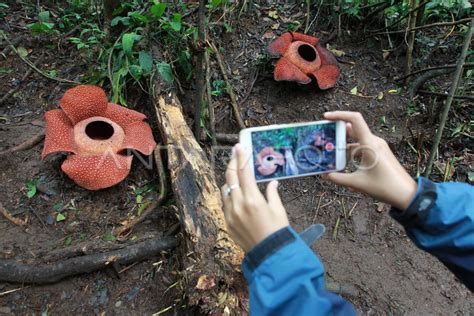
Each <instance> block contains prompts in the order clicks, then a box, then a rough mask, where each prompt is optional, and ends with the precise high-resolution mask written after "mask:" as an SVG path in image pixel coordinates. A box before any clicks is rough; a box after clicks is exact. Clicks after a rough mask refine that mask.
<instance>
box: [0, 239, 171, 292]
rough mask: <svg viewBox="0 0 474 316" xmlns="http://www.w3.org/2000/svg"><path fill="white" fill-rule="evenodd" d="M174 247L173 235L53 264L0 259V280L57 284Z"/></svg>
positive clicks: (145, 257)
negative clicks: (67, 278)
mask: <svg viewBox="0 0 474 316" xmlns="http://www.w3.org/2000/svg"><path fill="white" fill-rule="evenodd" d="M175 246H176V239H175V238H174V237H164V238H156V239H151V240H147V241H144V242H140V243H137V244H134V245H131V246H127V247H125V248H123V249H120V250H115V251H109V252H104V253H98V254H93V255H86V256H81V257H75V258H72V259H67V260H63V261H59V262H55V263H53V264H35V263H33V264H23V263H19V262H17V261H16V260H1V259H0V282H15V283H36V284H48V283H56V282H58V281H60V280H62V279H64V278H66V277H70V276H73V275H78V274H83V273H90V272H93V271H96V270H100V269H103V268H107V267H110V266H113V265H114V264H116V263H118V264H130V263H133V262H135V261H140V260H144V259H147V258H149V257H151V256H154V255H156V254H157V253H159V252H160V251H163V250H167V249H171V248H174V247H175Z"/></svg>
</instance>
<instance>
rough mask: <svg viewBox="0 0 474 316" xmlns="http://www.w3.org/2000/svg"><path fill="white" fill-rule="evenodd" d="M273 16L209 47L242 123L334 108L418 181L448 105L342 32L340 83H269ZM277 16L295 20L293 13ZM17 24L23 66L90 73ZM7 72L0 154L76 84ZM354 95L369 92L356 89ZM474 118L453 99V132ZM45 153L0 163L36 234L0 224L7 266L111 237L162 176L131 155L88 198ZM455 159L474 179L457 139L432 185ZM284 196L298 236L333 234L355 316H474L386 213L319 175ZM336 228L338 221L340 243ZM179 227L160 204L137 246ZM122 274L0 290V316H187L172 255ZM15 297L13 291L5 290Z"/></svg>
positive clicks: (453, 283) (469, 147)
mask: <svg viewBox="0 0 474 316" xmlns="http://www.w3.org/2000/svg"><path fill="white" fill-rule="evenodd" d="M268 10H269V9H268ZM268 10H265V9H263V8H262V10H261V12H257V13H256V12H253V13H248V14H247V15H246V16H242V17H241V18H240V19H235V20H233V21H231V24H232V27H233V29H234V30H235V31H234V32H231V33H225V32H222V33H221V34H220V35H221V36H220V38H214V41H215V42H216V43H218V44H219V45H220V46H221V47H222V48H223V52H222V54H223V56H224V59H225V61H226V63H227V65H228V67H229V71H230V73H232V78H231V82H232V85H233V87H234V88H235V90H236V93H237V94H238V96H239V97H240V98H239V99H240V100H242V98H243V97H244V96H248V97H247V98H246V100H245V102H241V109H242V115H243V118H244V120H245V122H246V123H247V125H248V126H260V125H266V124H277V123H291V122H302V121H308V120H319V119H321V118H322V114H323V113H324V112H325V111H328V110H350V111H359V112H361V113H362V114H363V115H364V117H365V119H366V121H367V123H368V125H369V126H370V128H371V129H372V131H373V132H374V133H375V134H377V135H379V136H381V137H383V138H385V139H386V140H387V142H388V143H389V145H390V147H391V148H392V150H393V151H394V152H395V155H396V156H397V157H398V159H399V160H400V161H401V162H402V164H403V166H404V167H405V168H407V169H408V170H409V172H410V173H411V174H412V175H415V174H416V173H417V168H418V167H417V159H418V157H417V154H416V153H415V151H417V150H418V151H421V152H422V153H423V155H425V154H426V152H427V151H429V148H430V144H431V139H432V138H433V135H434V132H435V126H436V122H437V120H438V115H437V113H439V109H440V107H441V104H442V101H443V100H442V99H437V100H434V99H431V98H419V99H418V100H416V102H415V103H414V102H412V101H411V100H409V99H408V96H407V93H406V91H405V90H403V89H402V87H401V86H400V85H399V83H398V82H395V81H394V80H393V78H394V77H395V76H397V75H398V76H401V75H402V72H403V65H404V59H403V57H389V58H388V59H384V58H383V48H384V47H385V45H386V43H385V42H383V41H380V40H379V39H377V38H370V37H364V36H359V37H357V36H350V35H348V34H347V33H346V32H344V33H343V34H342V35H341V36H340V37H339V38H337V39H334V40H332V41H331V42H330V45H331V47H332V48H336V49H337V50H340V51H342V52H344V53H345V55H344V56H341V57H340V58H339V60H340V61H341V63H340V67H341V71H342V76H341V78H340V79H339V82H338V84H337V86H336V87H335V88H333V89H330V90H328V91H318V90H317V89H316V88H314V83H313V84H312V85H310V86H298V85H296V84H293V83H287V82H275V81H274V80H273V78H272V71H273V67H272V66H271V64H269V63H266V65H265V64H264V65H263V66H262V65H258V64H257V60H259V58H260V57H261V56H262V55H264V54H265V48H266V46H267V45H268V43H269V42H270V40H271V39H272V38H273V37H274V35H278V34H280V33H281V30H279V29H278V28H275V27H274V25H275V21H274V20H273V19H272V18H269V17H268V15H267V13H268ZM281 14H282V15H284V14H286V15H287V18H289V17H290V16H291V18H292V19H297V17H295V15H297V14H298V8H296V9H295V8H293V10H290V11H288V12H285V13H281ZM14 16H15V18H13V17H14ZM21 17H22V13H21V12H15V7H12V9H11V12H9V14H8V16H7V18H10V20H9V21H10V25H13V26H14V27H13V28H12V29H10V30H9V37H10V38H11V39H13V38H16V37H19V38H21V40H20V42H19V44H18V45H20V46H22V47H25V48H26V49H27V51H28V58H30V59H31V60H32V61H33V62H38V64H37V66H38V67H39V68H41V69H43V70H48V69H49V70H52V69H55V70H56V71H57V77H61V78H68V79H71V80H74V79H77V78H78V77H79V76H80V75H81V74H82V73H83V72H84V71H85V70H86V69H87V67H88V66H89V64H90V63H91V61H90V60H89V59H88V56H84V55H81V54H80V53H79V52H78V51H76V50H75V49H74V47H73V46H72V45H71V44H69V43H66V42H65V41H64V39H63V38H61V37H60V36H58V38H57V42H55V43H54V45H44V44H43V43H42V42H41V41H39V40H37V39H36V38H33V37H32V36H31V35H30V33H29V31H28V30H26V29H25V27H24V22H22V18H21ZM272 26H273V29H272ZM328 34H329V30H328V31H327V32H325V31H324V30H318V31H317V32H315V35H316V36H319V37H321V38H322V39H323V40H324V39H325V38H327V36H328ZM4 47H6V45H5V43H3V45H2V48H4ZM456 52H457V51H456V49H455V48H454V49H451V50H448V51H440V52H438V53H436V54H435V56H434V57H433V59H434V60H436V63H438V64H444V63H451V62H452V61H453V60H455V59H456ZM269 65H270V67H268V66H269ZM0 69H2V73H0V91H1V93H0V95H4V94H5V93H6V92H7V91H9V90H10V89H11V88H13V87H15V86H16V85H21V87H20V88H19V90H18V92H16V93H15V94H14V95H13V96H12V97H10V98H9V99H8V100H7V101H6V102H5V103H4V104H2V105H0V114H1V115H0V135H1V136H0V150H3V149H7V148H9V147H11V146H14V145H16V144H19V143H21V142H23V141H24V140H27V139H29V138H31V137H33V136H34V135H36V134H38V133H39V132H40V131H41V130H42V129H43V127H44V121H43V115H44V113H45V111H47V110H50V109H55V108H57V107H58V103H57V101H58V99H59V98H60V97H61V96H62V94H63V93H64V91H65V90H66V89H67V88H68V86H67V85H64V84H59V83H58V82H55V81H53V80H49V79H47V78H45V77H43V76H41V75H39V74H37V73H35V72H33V73H32V74H31V75H30V76H29V78H28V79H27V80H26V81H25V82H21V81H20V78H21V77H22V76H23V75H24V74H25V73H26V72H27V71H28V70H29V66H28V65H26V64H25V63H24V62H23V61H22V60H21V59H20V58H19V57H18V56H17V55H16V54H14V53H13V52H10V53H9V54H7V56H6V58H4V57H1V56H0ZM218 69H219V68H218V66H217V64H215V63H213V64H212V75H213V77H214V78H215V79H217V78H219V76H220V73H219V70H218ZM256 73H257V74H258V76H257V77H255V74H256ZM255 78H256V79H255ZM444 80H445V82H441V84H442V85H443V84H444V85H445V86H449V80H448V79H446V78H444ZM354 87H357V90H358V92H360V93H361V95H354V94H352V93H351V90H352V89H353V88H354ZM184 88H185V90H186V91H187V93H186V94H185V95H180V98H181V101H182V102H183V106H184V107H185V108H186V107H187V108H190V107H192V106H193V97H194V94H193V93H194V92H195V91H194V90H193V87H192V86H189V87H187V86H185V87H184ZM381 93H382V94H381ZM132 104H134V105H135V106H133V107H134V109H136V110H138V111H142V112H144V113H145V114H147V116H148V118H149V119H148V121H149V122H150V124H151V125H152V127H153V130H154V134H155V137H156V139H159V133H158V129H157V124H156V122H155V114H154V113H153V112H152V106H151V100H150V98H149V97H148V96H147V95H141V96H139V97H137V98H136V100H134V102H132ZM214 106H215V109H216V110H215V111H216V121H217V130H218V131H219V132H226V133H238V128H237V127H236V124H235V122H233V120H232V114H231V113H230V111H229V108H230V107H229V101H228V100H227V99H226V98H225V97H220V98H216V100H215V104H214ZM472 111H473V107H472V103H470V104H469V103H468V102H467V101H459V102H457V104H456V106H455V107H454V111H453V112H452V114H451V116H450V123H449V125H448V129H449V128H454V127H455V126H456V124H457V123H459V122H466V121H468V120H469V118H470V119H472V117H473V113H472ZM448 134H449V133H448ZM420 135H424V141H423V140H422V141H421V144H418V145H417V143H418V140H419V138H420ZM41 150H42V145H38V146H35V147H34V148H32V149H30V150H27V151H23V152H18V153H15V154H12V155H10V156H8V157H2V159H1V160H2V161H1V162H0V201H1V202H2V204H3V205H4V207H5V208H6V209H8V210H9V211H10V212H11V213H12V214H13V215H14V216H16V217H19V218H24V217H28V224H27V225H26V226H25V227H19V226H16V225H13V224H12V223H11V222H9V221H7V220H6V219H5V218H3V217H0V258H14V259H18V260H20V259H21V260H24V261H26V262H32V261H38V260H39V261H41V256H42V255H44V254H45V253H48V252H50V251H52V250H54V249H60V248H65V247H69V246H71V245H78V244H80V243H81V242H86V241H90V240H99V239H105V240H107V239H110V238H107V236H110V235H111V234H112V233H113V231H114V229H116V228H117V227H120V223H121V222H122V221H123V220H125V219H127V218H128V217H129V216H130V214H133V213H135V212H136V211H137V208H138V207H139V204H137V201H136V195H137V193H136V189H137V188H143V187H144V186H146V185H150V184H151V185H156V183H157V179H156V174H154V173H153V172H152V171H150V170H147V169H146V168H145V167H144V166H143V165H142V164H140V163H138V162H137V160H136V159H135V162H134V164H133V167H132V172H131V173H130V175H129V176H128V178H127V179H126V180H125V181H123V182H122V183H120V184H118V185H117V186H114V187H112V188H109V189H105V190H101V191H96V192H91V191H87V190H84V189H81V188H79V187H78V186H76V185H75V184H74V183H73V182H72V181H71V180H70V179H68V178H67V177H66V176H65V175H64V174H63V173H62V172H61V171H60V164H61V162H62V161H63V158H64V156H63V155H57V156H54V157H53V158H48V159H46V160H41V159H40V154H41ZM215 153H216V157H213V158H216V159H214V161H216V164H215V171H216V175H217V179H218V185H222V184H223V172H224V170H225V162H226V158H228V156H229V148H226V147H222V149H221V150H217V151H215ZM452 157H457V158H458V159H457V160H456V162H455V165H454V167H455V168H454V172H453V173H452V174H450V179H451V180H459V181H467V179H468V178H469V174H470V173H471V174H472V172H473V170H474V166H473V144H472V141H470V138H466V137H464V138H463V137H462V136H460V137H457V138H449V137H446V138H445V139H443V142H442V146H441V150H440V155H439V160H438V163H437V166H438V167H435V172H434V174H433V176H432V178H433V179H435V180H442V179H443V175H442V171H443V170H444V167H445V166H446V163H447V162H449V161H451V158H452ZM210 158H211V157H210ZM418 169H419V168H418ZM32 180H37V181H38V185H37V189H38V192H37V193H36V195H35V196H34V197H32V198H28V197H27V194H26V193H27V188H26V184H27V183H28V182H29V181H32ZM280 193H281V196H282V200H283V203H284V205H285V206H286V209H287V211H288V213H289V218H290V222H291V224H292V225H293V226H294V227H295V229H296V230H297V231H301V230H303V229H305V228H306V227H308V226H309V225H311V224H312V223H322V224H324V225H325V226H326V228H327V232H326V234H325V235H324V236H323V237H322V239H321V240H319V241H318V242H317V243H316V244H315V245H313V247H312V248H313V250H314V251H315V252H316V253H317V254H318V256H319V257H320V258H321V260H322V262H323V263H324V266H325V269H326V278H327V280H328V281H332V282H337V283H341V284H348V285H352V286H354V287H355V288H356V289H357V291H358V293H357V295H355V296H345V298H346V299H348V300H350V301H351V302H352V303H353V304H354V305H355V307H356V309H357V310H358V311H360V312H362V313H363V314H391V315H402V314H418V315H422V314H439V315H445V314H457V315H468V314H472V313H474V299H473V296H472V293H470V292H469V291H468V290H467V289H466V288H465V287H464V286H463V285H461V284H460V283H459V282H458V281H457V280H456V279H455V278H454V276H453V275H452V274H451V273H450V272H449V271H448V270H447V269H446V268H445V267H444V266H443V265H442V264H441V263H440V262H439V261H437V260H436V259H435V258H433V257H432V256H430V255H429V254H427V253H424V252H423V251H421V250H419V249H417V248H416V247H415V246H414V245H413V243H412V242H411V241H410V240H409V239H408V237H407V235H406V234H405V232H404V230H403V228H402V227H401V226H400V225H398V224H397V223H396V222H395V221H393V220H392V219H391V218H390V217H389V216H388V209H389V207H388V206H387V205H383V204H380V203H376V201H374V200H373V199H371V198H369V197H367V196H364V195H362V194H359V193H354V192H351V191H348V190H345V189H344V188H341V187H336V186H335V185H333V184H331V183H329V182H327V181H324V180H322V179H321V178H320V177H307V178H298V179H292V180H286V181H281V183H280ZM143 196H144V199H145V200H152V199H153V198H155V197H156V196H157V193H156V192H154V191H153V190H151V191H150V192H147V193H143ZM349 211H350V215H347V214H348V213H349ZM58 212H61V213H62V214H63V215H65V220H62V221H57V214H58ZM338 218H340V219H341V220H340V225H339V228H338V232H337V234H335V233H334V228H335V224H336V221H337V219H338ZM177 222H178V219H177V216H176V210H175V208H174V207H173V206H172V205H171V206H164V207H162V208H160V209H159V210H158V211H157V212H156V214H154V215H153V216H151V217H149V219H148V220H147V221H146V222H144V223H143V224H141V225H140V226H138V227H137V228H136V229H135V230H134V232H133V236H134V238H133V239H135V240H140V239H142V238H146V237H148V236H151V235H158V236H159V235H163V234H164V232H167V231H168V232H169V231H170V229H171V230H173V227H175V226H176V223H177ZM108 243H118V241H113V240H110V241H108ZM122 268H123V269H121V271H119V273H113V272H111V271H100V272H94V273H90V274H87V275H80V276H76V277H70V278H67V279H65V280H63V281H60V282H58V283H56V284H52V285H41V286H39V285H25V286H22V285H21V284H7V283H0V315H2V314H20V315H23V314H28V315H39V314H41V313H43V312H49V313H50V314H51V315H54V314H65V313H70V314H101V313H102V312H106V313H107V314H117V315H121V314H123V315H127V314H131V313H133V314H150V313H153V312H158V311H163V310H165V309H167V311H166V312H164V313H163V314H164V315H166V314H173V313H174V314H185V313H190V312H191V310H189V309H188V308H186V307H185V306H184V304H185V301H183V300H182V292H181V290H180V289H179V286H176V285H177V282H178V283H179V279H180V275H179V258H178V255H177V252H175V251H168V252H163V253H161V254H160V255H159V256H156V257H153V258H150V259H149V260H146V261H143V262H140V263H137V264H133V265H132V266H129V267H122ZM12 289H18V290H17V291H14V292H12V293H9V294H4V293H6V292H7V291H10V290H12ZM168 307H170V308H169V309H168Z"/></svg>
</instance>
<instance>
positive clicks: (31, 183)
mask: <svg viewBox="0 0 474 316" xmlns="http://www.w3.org/2000/svg"><path fill="white" fill-rule="evenodd" d="M37 185H38V180H34V179H33V180H28V182H26V196H27V197H28V198H29V199H31V198H32V197H34V196H35V195H36V192H37V191H38V190H37Z"/></svg>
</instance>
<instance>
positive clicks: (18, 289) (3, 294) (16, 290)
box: [0, 286, 29, 297]
mask: <svg viewBox="0 0 474 316" xmlns="http://www.w3.org/2000/svg"><path fill="white" fill-rule="evenodd" d="M27 288H29V286H24V287H19V288H16V289H13V290H8V291H5V292H2V293H0V297H2V296H5V295H8V294H11V293H15V292H18V291H21V290H24V289H27Z"/></svg>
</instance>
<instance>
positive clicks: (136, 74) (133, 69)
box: [129, 65, 143, 80]
mask: <svg viewBox="0 0 474 316" xmlns="http://www.w3.org/2000/svg"><path fill="white" fill-rule="evenodd" d="M129 72H130V74H131V75H132V77H133V78H135V79H136V80H140V77H141V76H142V74H143V70H142V67H140V66H138V65H131V66H130V68H129Z"/></svg>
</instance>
